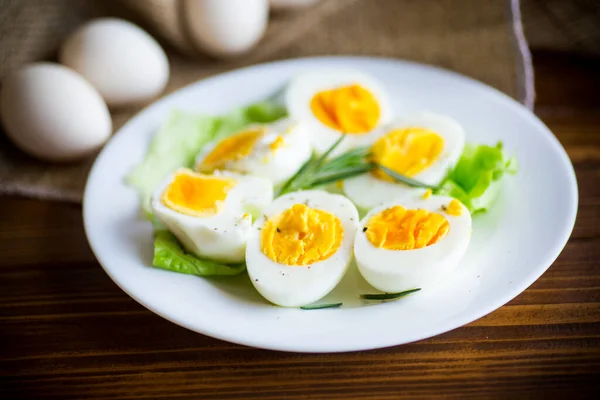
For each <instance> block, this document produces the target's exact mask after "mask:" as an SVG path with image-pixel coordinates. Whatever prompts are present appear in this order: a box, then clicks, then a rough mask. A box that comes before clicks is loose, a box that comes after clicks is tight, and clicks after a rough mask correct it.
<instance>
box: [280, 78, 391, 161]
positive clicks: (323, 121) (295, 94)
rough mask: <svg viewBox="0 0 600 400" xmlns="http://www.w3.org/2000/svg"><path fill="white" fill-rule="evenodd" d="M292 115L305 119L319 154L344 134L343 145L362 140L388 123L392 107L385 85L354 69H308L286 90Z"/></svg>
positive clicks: (351, 144)
mask: <svg viewBox="0 0 600 400" xmlns="http://www.w3.org/2000/svg"><path fill="white" fill-rule="evenodd" d="M285 103H286V106H287V109H288V112H289V113H290V115H291V116H292V117H293V118H294V119H296V120H299V121H302V122H305V123H306V124H307V126H308V129H309V131H310V134H311V137H312V144H313V148H314V149H315V151H317V152H318V153H323V152H325V151H326V150H327V149H328V148H329V147H330V146H331V145H332V144H333V143H334V142H335V141H336V140H338V139H339V137H340V136H341V135H342V134H346V136H347V137H346V138H345V140H344V142H343V147H340V149H343V148H347V147H353V146H354V145H356V143H362V142H363V141H364V137H365V135H367V134H369V133H370V132H372V131H373V130H375V129H377V128H379V127H380V126H382V125H384V124H386V123H388V122H389V121H390V119H391V107H390V103H389V100H388V97H387V94H386V92H385V90H384V89H383V87H382V86H381V84H380V83H379V82H377V80H376V79H375V78H373V77H371V76H369V75H366V74H363V73H361V72H357V71H352V70H321V71H318V72H316V71H315V72H306V73H303V74H301V75H298V76H296V77H295V78H293V79H292V80H291V81H290V83H289V85H288V87H287V90H286V93H285Z"/></svg>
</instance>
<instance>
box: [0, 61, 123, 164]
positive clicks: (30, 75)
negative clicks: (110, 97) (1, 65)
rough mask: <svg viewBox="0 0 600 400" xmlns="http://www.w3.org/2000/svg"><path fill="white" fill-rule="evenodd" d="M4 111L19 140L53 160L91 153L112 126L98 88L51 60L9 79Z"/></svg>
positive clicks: (0, 108) (0, 111)
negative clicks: (52, 62)
mask: <svg viewBox="0 0 600 400" xmlns="http://www.w3.org/2000/svg"><path fill="white" fill-rule="evenodd" d="M0 115H1V116H2V124H3V126H4V129H5V131H6V133H7V135H8V136H9V137H10V138H11V139H12V141H13V142H14V143H15V144H16V145H17V146H19V147H20V148H21V149H23V150H24V151H26V152H28V153H30V154H31V155H34V156H37V157H39V158H42V159H46V160H50V161H70V160H74V159H77V158H81V157H83V156H85V155H88V154H89V153H91V152H93V151H94V150H96V149H98V148H99V147H100V146H101V145H102V144H104V142H106V140H107V139H108V137H109V136H110V133H111V130H112V122H111V119H110V114H109V112H108V108H107V106H106V104H105V103H104V101H103V100H102V97H101V96H100V94H99V93H98V92H97V91H96V89H94V87H93V86H92V85H91V84H90V83H89V82H88V81H86V80H85V79H83V78H82V77H81V76H80V75H79V74H77V73H76V72H74V71H72V70H70V69H68V68H66V67H63V66H61V65H58V64H51V63H38V64H30V65H28V66H26V67H23V68H21V69H20V70H18V71H15V72H13V73H11V74H9V75H8V76H7V77H6V78H5V79H4V81H3V84H2V93H1V94H0Z"/></svg>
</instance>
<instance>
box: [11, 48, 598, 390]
mask: <svg viewBox="0 0 600 400" xmlns="http://www.w3.org/2000/svg"><path fill="white" fill-rule="evenodd" d="M534 62H535V66H536V74H537V77H536V78H537V90H538V100H537V104H538V106H537V109H536V112H537V113H538V115H539V116H540V117H541V118H542V119H543V120H544V121H545V122H546V123H547V124H548V125H549V127H550V128H551V129H552V130H553V131H554V132H555V134H556V135H557V137H558V139H559V140H560V141H561V143H562V144H563V145H564V146H565V147H566V149H567V152H568V153H569V155H570V157H571V159H572V160H573V162H574V164H575V168H576V173H577V178H578V182H579V189H580V206H579V214H578V220H577V224H576V227H575V230H574V232H573V235H572V238H571V240H570V241H569V243H568V244H567V247H566V248H565V250H564V251H563V253H562V254H561V255H560V257H559V258H558V259H557V260H556V262H555V263H554V265H553V266H552V267H551V268H550V269H549V270H548V272H546V273H545V274H544V275H543V276H542V278H541V279H539V280H538V281H537V282H536V283H535V284H533V285H532V286H531V287H530V288H529V289H528V290H526V291H525V292H524V293H523V294H521V295H520V296H519V297H517V298H516V299H514V300H513V301H511V302H510V303H509V304H508V305H506V306H504V307H502V308H500V309H499V310H497V311H495V312H493V313H491V314H490V315H488V316H487V317H484V318H482V319H480V320H478V321H475V322H473V323H472V324H470V325H468V326H465V327H462V328H459V329H456V330H454V331H452V332H448V333H446V334H444V335H440V336H437V337H434V338H431V339H428V340H423V341H420V342H417V343H412V344H408V345H404V346H398V347H393V348H388V349H381V350H375V351H367V352H361V353H345V354H314V355H311V354H308V355H307V354H294V353H280V352H273V351H265V350H259V349H252V348H248V347H244V346H239V345H234V344H229V343H225V342H222V341H219V340H216V339H212V338H209V337H206V336H202V335H198V334H195V333H193V332H190V331H187V330H185V329H183V328H180V327H178V326H176V325H174V324H171V323H170V322H167V321H165V320H163V319H161V318H159V317H157V316H155V315H154V314H152V313H151V312H149V311H147V310H146V309H144V308H143V307H142V306H140V305H139V304H137V303H136V302H135V301H133V300H131V299H130V298H129V297H128V296H127V295H125V294H124V293H123V292H122V291H121V290H120V289H118V288H117V287H116V285H115V284H114V283H112V281H111V280H110V279H109V278H108V276H106V274H105V273H104V272H103V271H102V269H101V268H100V266H99V265H98V264H97V263H96V261H95V259H94V257H93V255H92V254H91V251H90V249H89V247H88V245H87V242H86V240H85V237H84V232H83V228H82V222H81V210H80V208H79V207H77V206H73V205H68V204H60V203H50V202H42V201H36V200H29V199H21V198H14V197H5V198H0V222H1V223H0V343H1V344H0V345H1V346H2V350H1V352H0V398H1V399H18V398H42V399H96V400H100V399H114V398H120V399H198V398H203V399H241V398H243V399H282V398H285V399H304V398H311V399H362V398H369V399H371V398H372V399H397V398H440V397H451V398H460V399H464V398H499V399H504V398H509V397H510V398H544V399H547V398H548V399H554V398H556V399H565V398H567V399H574V398H594V397H595V395H598V393H600V261H599V260H600V75H599V71H600V60H599V59H588V58H583V57H576V56H573V55H567V54H556V53H546V52H535V53H534Z"/></svg>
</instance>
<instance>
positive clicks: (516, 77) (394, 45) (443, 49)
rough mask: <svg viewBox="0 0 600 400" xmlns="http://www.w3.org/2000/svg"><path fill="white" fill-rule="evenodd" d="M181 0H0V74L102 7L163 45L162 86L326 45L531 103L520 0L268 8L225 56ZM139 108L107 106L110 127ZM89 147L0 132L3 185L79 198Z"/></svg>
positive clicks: (330, 2) (332, 0) (318, 51)
mask: <svg viewBox="0 0 600 400" xmlns="http://www.w3.org/2000/svg"><path fill="white" fill-rule="evenodd" d="M182 1H184V0H113V1H107V0H98V1H93V0H89V1H85V0H0V77H2V76H4V75H5V74H6V72H7V71H8V70H9V69H11V68H14V67H18V66H19V65H21V64H23V63H25V62H28V61H33V60H40V59H53V57H55V54H56V50H57V48H58V46H59V45H60V43H61V41H62V40H63V39H64V37H65V35H67V34H69V32H72V31H73V29H74V28H76V27H77V26H78V25H79V24H81V23H82V21H84V20H86V19H89V18H92V17H98V16H105V15H114V16H120V17H125V18H129V19H131V20H133V21H134V22H136V23H138V24H140V25H141V26H142V27H144V28H145V29H147V30H148V31H149V32H150V33H152V34H153V35H155V36H156V37H157V38H158V39H159V41H161V43H162V44H163V45H164V46H165V48H166V50H167V52H168V54H169V58H170V63H171V79H170V82H169V85H168V88H167V90H166V93H169V92H172V91H174V90H176V89H177V88H180V87H182V86H184V85H186V84H189V83H191V82H194V81H196V80H198V79H201V78H204V77H206V76H209V75H213V74H216V73H219V72H222V71H226V70H230V69H233V68H238V67H241V66H245V65H249V64H255V63H260V62H264V61H269V60H278V59H286V58H292V57H305V56H315V55H330V54H350V55H372V56H385V57H393V58H403V59H410V60H415V61H419V62H424V63H428V64H434V65H438V66H441V67H444V68H448V69H452V70H455V71H458V72H460V73H463V74H465V75H469V76H471V77H473V78H476V79H479V80H481V81H483V82H485V83H487V84H489V85H491V86H493V87H496V88H498V89H499V90H501V91H503V92H505V93H507V94H508V95H510V96H512V97H514V98H516V99H517V100H519V101H522V102H524V103H525V104H526V105H528V106H530V107H531V106H532V103H533V86H532V85H533V80H532V79H533V77H532V73H531V64H530V58H529V51H528V49H527V46H526V43H525V42H524V40H523V37H522V27H521V23H520V17H519V8H518V1H517V0H512V1H505V0H323V1H322V2H319V3H317V5H315V6H313V7H311V8H309V9H305V10H302V11H298V12H294V13H287V14H279V15H273V16H272V18H271V22H270V24H269V28H268V30H267V33H266V35H265V37H264V38H263V40H262V41H261V43H260V45H259V46H258V47H257V48H256V49H254V51H252V52H251V53H250V54H248V55H247V56H244V57H242V58H240V59H237V60H234V61H228V62H220V61H216V60H212V59H210V58H208V57H204V56H201V55H199V54H198V52H197V51H196V50H195V49H194V47H193V46H192V45H191V44H190V42H189V41H188V39H187V35H186V27H185V24H184V23H182V22H181V20H182V18H181V15H182V14H181V12H182ZM137 111H138V110H127V111H121V112H118V113H115V114H113V122H114V127H115V130H117V129H118V128H119V127H120V126H121V125H122V124H123V123H124V122H125V121H126V120H127V119H128V118H130V117H131V116H132V115H133V114H134V113H135V112H137ZM93 158H94V157H90V158H89V159H87V160H85V161H83V162H81V163H77V164H71V165H54V164H49V163H44V162H40V161H37V160H34V159H32V158H30V157H28V156H26V155H25V154H23V153H21V152H20V151H18V150H16V149H15V148H14V146H12V144H10V143H9V142H8V140H7V139H6V137H5V135H4V134H1V135H0V192H1V193H18V194H22V195H28V196H36V197H44V198H53V199H61V200H69V201H75V202H77V201H80V200H81V195H82V190H83V187H84V184H85V179H86V176H87V173H88V171H89V168H90V166H91V163H92V162H93Z"/></svg>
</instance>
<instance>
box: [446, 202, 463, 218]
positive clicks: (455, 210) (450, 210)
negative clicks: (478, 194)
mask: <svg viewBox="0 0 600 400" xmlns="http://www.w3.org/2000/svg"><path fill="white" fill-rule="evenodd" d="M461 213H462V207H461V205H460V201H458V200H456V199H453V200H452V201H450V204H448V206H446V214H448V215H452V216H454V217H458V216H459V215H460V214H461Z"/></svg>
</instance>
